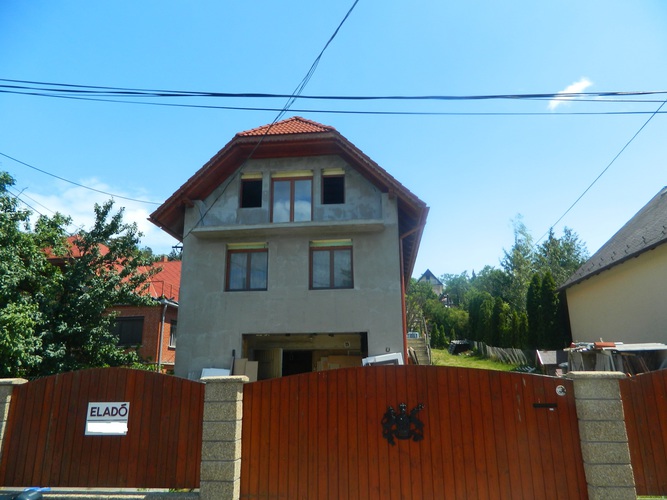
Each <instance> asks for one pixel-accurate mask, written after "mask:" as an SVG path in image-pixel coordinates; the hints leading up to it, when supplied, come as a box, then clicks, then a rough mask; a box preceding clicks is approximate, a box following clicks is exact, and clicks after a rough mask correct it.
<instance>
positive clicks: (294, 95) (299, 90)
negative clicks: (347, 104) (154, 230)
mask: <svg viewBox="0 0 667 500" xmlns="http://www.w3.org/2000/svg"><path fill="white" fill-rule="evenodd" d="M357 3H359V0H354V3H353V4H352V6H351V7H350V9H349V10H348V11H347V14H345V17H343V20H342V21H341V22H340V23H339V24H338V27H337V28H336V29H335V31H334V32H333V34H332V35H331V36H330V37H329V40H327V42H326V43H325V44H324V47H323V48H322V50H321V51H320V53H319V54H318V56H317V57H316V58H315V60H314V61H313V63H312V64H311V65H310V68H309V69H308V72H307V73H306V75H305V76H304V77H303V78H302V79H301V82H299V84H298V85H297V86H296V88H295V89H294V92H293V93H292V95H291V96H290V98H289V99H288V100H287V102H286V103H285V105H284V106H283V108H282V109H281V110H280V112H279V113H278V114H277V115H276V117H275V118H274V119H273V121H272V122H271V124H270V125H269V126H268V127H267V128H266V130H265V131H264V134H263V135H262V136H261V137H260V138H259V140H258V141H257V144H255V146H254V147H253V149H252V151H250V153H249V154H248V156H247V157H246V159H245V160H243V162H242V163H241V166H240V167H239V168H238V169H236V172H235V173H234V175H235V176H237V175H240V173H241V171H242V170H243V167H244V166H245V165H246V163H247V162H248V161H250V159H251V158H252V157H253V155H254V154H255V151H257V149H258V148H259V147H260V145H261V144H262V142H263V141H264V139H265V138H266V136H267V135H268V134H269V132H270V131H271V128H272V127H273V126H274V125H275V124H276V122H278V121H279V120H280V118H281V117H282V116H284V115H285V113H286V112H287V110H288V109H289V108H290V106H292V104H294V102H295V101H296V98H297V97H298V96H299V95H301V93H302V92H303V90H304V89H305V88H306V85H307V84H308V82H309V81H310V79H311V78H312V76H313V74H314V73H315V70H316V69H317V66H318V64H319V62H320V60H321V59H322V55H323V54H324V51H325V50H326V49H327V47H329V45H330V44H331V42H332V41H333V39H334V38H335V37H336V35H337V34H338V32H339V31H340V29H341V27H342V26H343V24H344V23H345V21H346V20H347V18H348V17H350V14H351V13H352V11H353V10H354V8H355V7H356V5H357ZM229 185H230V182H228V183H227V186H229ZM227 186H225V187H224V188H223V189H222V190H221V191H220V193H219V194H218V196H216V198H215V199H214V200H213V202H212V203H211V204H210V205H209V207H208V208H207V209H206V210H205V211H204V213H203V214H200V216H199V220H198V221H197V223H196V224H193V225H192V228H191V229H190V230H189V231H188V232H187V233H186V234H184V235H183V241H185V238H187V237H188V235H189V234H190V233H191V232H192V231H193V230H194V229H195V228H196V227H197V226H199V224H201V223H202V221H203V220H204V217H206V215H207V214H208V213H209V212H210V211H211V209H212V208H213V207H214V206H215V204H216V203H217V202H218V200H219V199H220V198H221V197H222V195H223V194H224V192H225V191H226V189H227Z"/></svg>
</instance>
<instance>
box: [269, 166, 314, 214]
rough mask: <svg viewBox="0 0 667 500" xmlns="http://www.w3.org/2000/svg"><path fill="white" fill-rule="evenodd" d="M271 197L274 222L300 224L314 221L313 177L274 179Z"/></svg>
mask: <svg viewBox="0 0 667 500" xmlns="http://www.w3.org/2000/svg"><path fill="white" fill-rule="evenodd" d="M271 196H272V200H273V201H272V206H271V220H272V221H273V222H299V221H309V220H311V219H312V213H313V179H312V177H295V178H274V179H272V190H271Z"/></svg>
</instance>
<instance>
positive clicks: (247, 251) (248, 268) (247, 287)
mask: <svg viewBox="0 0 667 500" xmlns="http://www.w3.org/2000/svg"><path fill="white" fill-rule="evenodd" d="M256 253H263V254H265V275H266V280H265V286H264V287H263V288H253V287H252V285H251V278H252V259H251V258H250V255H251V254H256ZM236 254H244V255H246V262H245V276H244V281H245V284H244V287H243V288H230V282H229V278H230V275H231V273H230V270H231V265H232V255H236ZM268 286H269V249H268V247H266V246H264V247H262V248H228V249H227V262H226V265H225V291H226V292H263V291H266V290H268Z"/></svg>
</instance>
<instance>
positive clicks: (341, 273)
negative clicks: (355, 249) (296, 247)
mask: <svg viewBox="0 0 667 500" xmlns="http://www.w3.org/2000/svg"><path fill="white" fill-rule="evenodd" d="M351 243H352V242H351V241H350V240H329V241H311V242H310V288H311V289H314V290H318V289H329V288H353V287H354V280H353V274H352V244H351Z"/></svg>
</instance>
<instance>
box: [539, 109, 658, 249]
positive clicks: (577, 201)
mask: <svg viewBox="0 0 667 500" xmlns="http://www.w3.org/2000/svg"><path fill="white" fill-rule="evenodd" d="M665 104H667V100H665V101H663V102H662V104H661V105H660V106H659V107H658V109H656V110H655V111H654V112H653V113H652V114H651V116H650V117H649V118H648V120H646V121H645V122H644V124H643V125H642V126H641V127H639V130H637V132H635V134H634V135H633V136H632V137H631V138H630V140H629V141H628V142H626V143H625V146H623V147H622V148H621V150H620V151H619V152H618V153H617V154H616V156H614V157H613V158H612V160H611V161H610V162H609V163H608V164H607V166H606V167H605V168H604V169H603V170H602V172H600V174H599V175H598V176H597V177H596V178H595V179H594V180H593V182H591V183H590V184H589V186H588V187H587V188H586V189H585V190H584V192H583V193H581V195H579V197H578V198H577V199H576V200H575V201H574V203H572V205H570V207H569V208H568V209H567V210H566V211H565V212H564V213H563V215H561V216H560V217H559V218H558V220H557V221H556V222H554V223H553V224H552V225H551V226H550V227H549V229H548V230H547V232H546V233H544V234H543V235H542V236H540V238H539V239H538V240H537V241H536V242H535V245H537V244H538V243H539V242H540V241H542V239H543V238H544V237H545V236H546V235H547V234H549V232H550V231H552V230H553V227H554V226H555V225H556V224H558V223H559V222H560V221H561V220H563V218H564V217H565V216H566V215H567V214H568V213H569V212H570V210H572V209H573V208H574V207H575V206H576V205H577V203H579V201H580V200H581V199H582V198H583V197H584V196H585V195H586V193H588V191H590V189H591V188H592V187H593V186H594V185H595V183H596V182H597V181H598V180H600V177H602V176H603V175H604V174H605V173H606V172H607V170H609V168H610V167H611V166H612V165H613V164H614V163H615V162H616V160H618V158H619V157H620V156H621V155H622V154H623V152H624V151H625V150H626V149H627V148H628V146H630V144H632V142H633V141H634V140H635V139H636V138H637V136H638V135H639V134H640V133H641V132H642V130H644V128H645V127H646V126H647V125H648V124H649V122H650V121H651V120H653V118H654V117H655V116H656V115H658V114H659V113H660V110H661V109H662V107H663V106H664V105H665Z"/></svg>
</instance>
